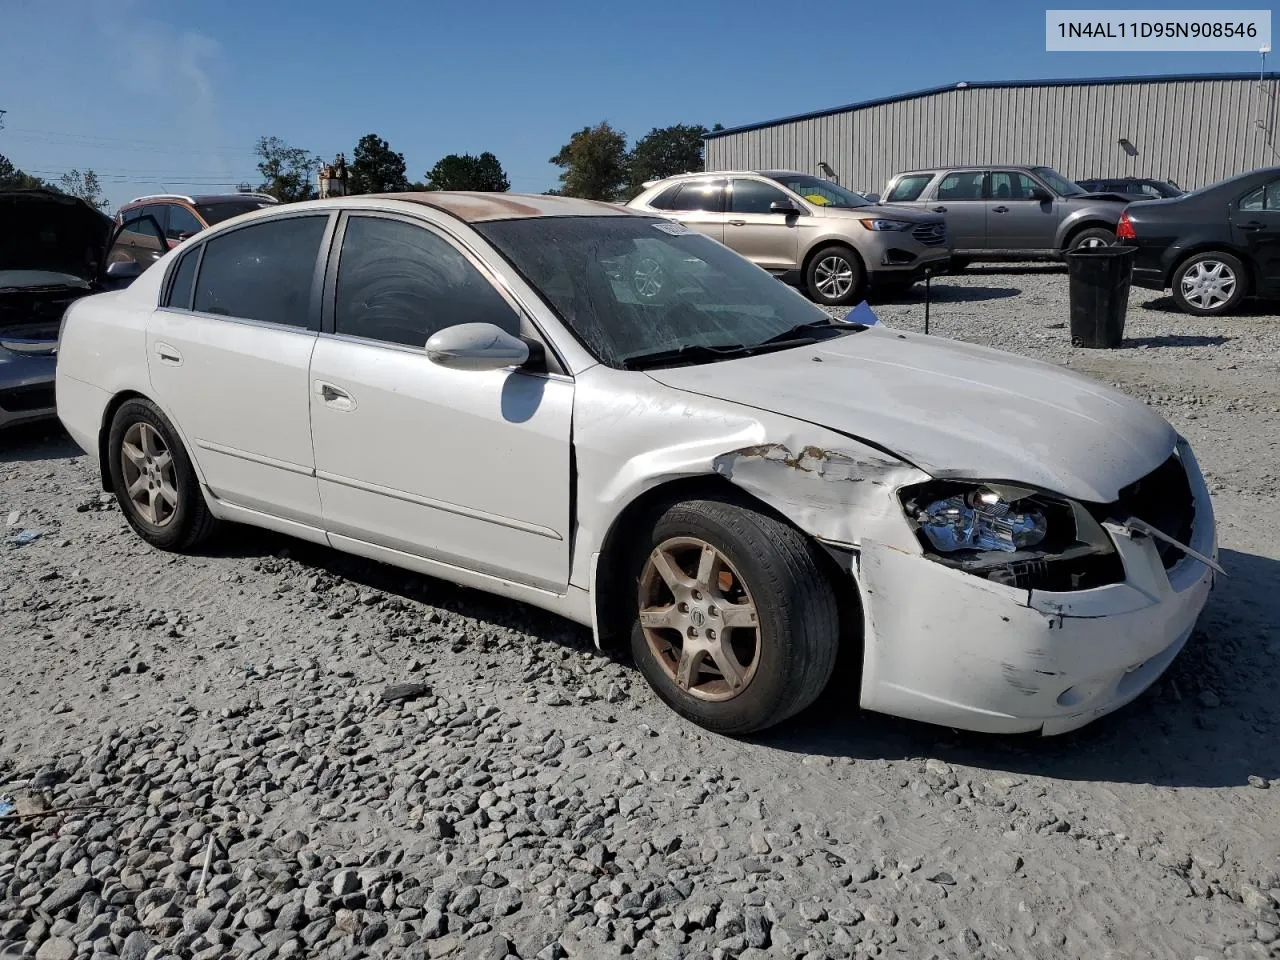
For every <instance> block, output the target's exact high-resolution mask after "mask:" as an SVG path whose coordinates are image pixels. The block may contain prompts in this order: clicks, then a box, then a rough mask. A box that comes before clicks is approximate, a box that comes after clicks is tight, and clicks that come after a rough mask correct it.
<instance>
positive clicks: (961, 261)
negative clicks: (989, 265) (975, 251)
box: [949, 257, 973, 273]
mask: <svg viewBox="0 0 1280 960" xmlns="http://www.w3.org/2000/svg"><path fill="white" fill-rule="evenodd" d="M971 263H973V261H972V260H970V259H969V258H968V257H952V258H951V262H950V264H949V269H950V271H951V272H952V273H959V272H960V271H962V270H964V269H966V268H967V267H968V266H969V264H971Z"/></svg>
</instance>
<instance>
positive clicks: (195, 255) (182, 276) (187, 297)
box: [164, 249, 200, 310]
mask: <svg viewBox="0 0 1280 960" xmlns="http://www.w3.org/2000/svg"><path fill="white" fill-rule="evenodd" d="M199 260H200V251H199V249H196V250H191V251H189V252H188V253H184V254H183V255H182V259H181V260H179V261H178V269H176V270H174V271H173V283H172V284H171V285H170V287H169V297H168V299H166V300H165V302H164V305H165V306H166V307H177V308H178V309H179V310H190V309H191V289H192V286H193V285H194V283H195V279H196V263H197V262H198V261H199Z"/></svg>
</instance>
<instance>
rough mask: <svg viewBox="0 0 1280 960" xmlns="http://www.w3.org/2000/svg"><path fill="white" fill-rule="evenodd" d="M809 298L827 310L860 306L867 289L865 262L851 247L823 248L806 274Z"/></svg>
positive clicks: (811, 260)
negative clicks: (858, 302) (856, 304)
mask: <svg viewBox="0 0 1280 960" xmlns="http://www.w3.org/2000/svg"><path fill="white" fill-rule="evenodd" d="M804 280H805V287H806V288H807V289H808V291H809V298H810V299H811V300H813V301H814V302H815V303H820V304H822V305H823V306H825V307H844V306H848V305H849V304H852V303H857V301H858V300H859V299H861V297H862V294H863V290H864V288H865V287H866V280H867V276H866V271H865V270H864V269H863V268H862V260H860V259H859V257H858V255H857V254H856V253H854V252H853V251H852V250H850V249H849V248H848V247H840V246H830V247H823V248H822V249H821V250H819V251H818V252H817V253H815V254H814V255H813V256H812V257H811V258H810V260H809V266H808V268H807V269H806V270H805V274H804Z"/></svg>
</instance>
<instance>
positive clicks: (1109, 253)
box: [1067, 246, 1137, 348]
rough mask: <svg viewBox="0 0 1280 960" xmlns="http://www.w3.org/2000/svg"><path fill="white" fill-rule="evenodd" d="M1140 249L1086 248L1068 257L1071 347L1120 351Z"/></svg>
mask: <svg viewBox="0 0 1280 960" xmlns="http://www.w3.org/2000/svg"><path fill="white" fill-rule="evenodd" d="M1135 253H1137V248H1136V247H1121V246H1114V247H1084V248H1081V249H1079V250H1073V251H1072V252H1071V253H1068V254H1067V273H1068V274H1069V275H1070V278H1071V345H1072V346H1073V347H1104V348H1107V347H1118V346H1120V344H1121V342H1123V340H1124V316H1125V311H1126V310H1127V309H1128V306H1129V281H1130V278H1131V277H1132V274H1133V256H1134V254H1135Z"/></svg>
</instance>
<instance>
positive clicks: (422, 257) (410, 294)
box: [334, 217, 520, 347]
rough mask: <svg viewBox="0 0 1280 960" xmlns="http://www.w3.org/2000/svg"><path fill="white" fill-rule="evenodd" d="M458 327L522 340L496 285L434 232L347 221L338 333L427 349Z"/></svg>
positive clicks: (372, 220)
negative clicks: (484, 326)
mask: <svg viewBox="0 0 1280 960" xmlns="http://www.w3.org/2000/svg"><path fill="white" fill-rule="evenodd" d="M458 323H492V324H496V325H497V326H499V327H501V328H502V329H503V330H505V331H506V332H507V333H510V334H511V335H512V336H519V334H520V317H519V316H518V315H517V314H516V312H515V310H514V309H513V308H512V306H511V305H510V304H509V303H507V301H506V300H504V299H503V297H502V295H501V294H500V293H498V291H497V290H496V289H494V287H493V284H491V283H490V282H489V281H488V280H486V279H485V277H484V275H483V274H481V273H480V271H479V270H477V269H476V268H475V267H474V266H473V265H472V264H471V262H470V261H469V260H467V258H466V257H464V256H463V255H462V254H461V253H460V252H459V251H458V250H456V249H455V248H454V247H452V246H450V245H449V243H447V242H446V241H445V240H443V239H442V238H440V237H438V236H436V235H435V234H434V233H432V232H431V231H430V230H427V229H426V228H424V227H420V226H417V225H416V224H412V223H405V222H404V221H403V220H386V219H382V218H379V217H352V218H351V219H350V220H348V221H347V229H346V232H345V233H344V235H343V238H342V256H341V259H340V260H339V261H338V290H337V302H336V303H335V305H334V332H335V333H344V334H347V335H348V336H353V337H365V338H367V339H369V340H380V341H382V342H383V343H398V344H403V345H404V346H409V347H423V346H425V345H426V343H427V340H428V339H429V338H430V337H431V335H432V334H433V333H435V332H436V331H437V330H443V329H444V328H445V327H451V326H453V325H454V324H458Z"/></svg>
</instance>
